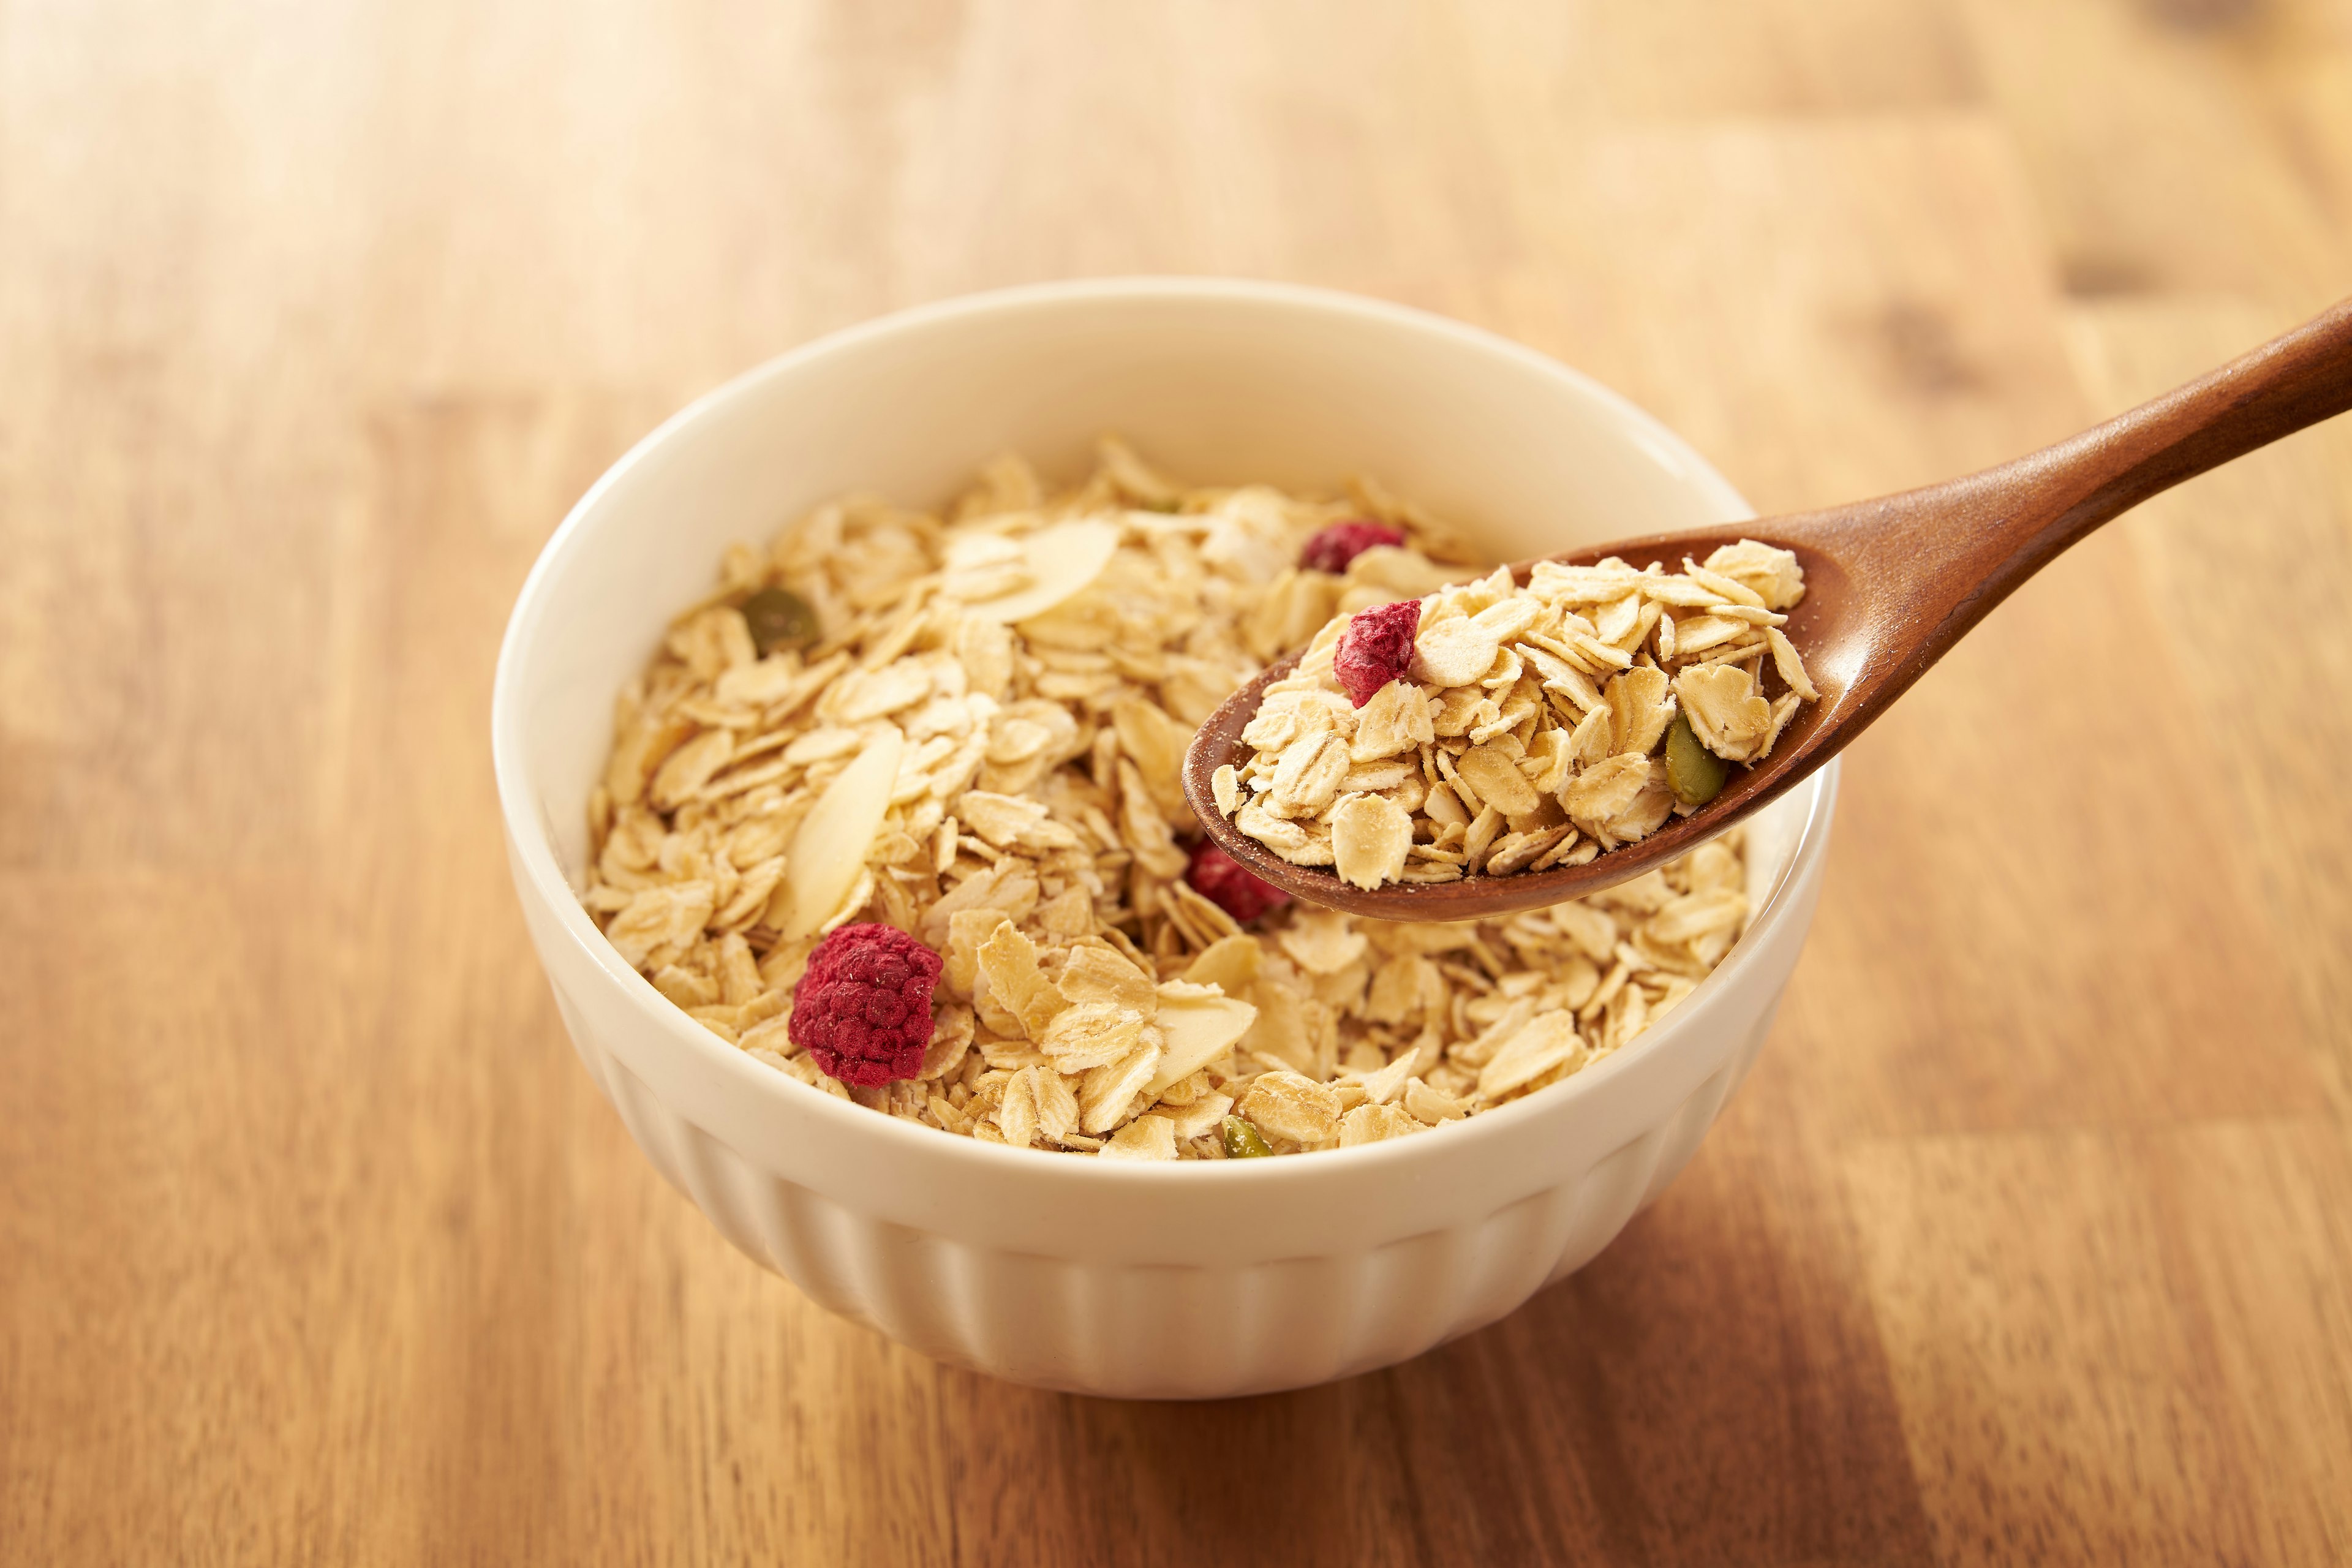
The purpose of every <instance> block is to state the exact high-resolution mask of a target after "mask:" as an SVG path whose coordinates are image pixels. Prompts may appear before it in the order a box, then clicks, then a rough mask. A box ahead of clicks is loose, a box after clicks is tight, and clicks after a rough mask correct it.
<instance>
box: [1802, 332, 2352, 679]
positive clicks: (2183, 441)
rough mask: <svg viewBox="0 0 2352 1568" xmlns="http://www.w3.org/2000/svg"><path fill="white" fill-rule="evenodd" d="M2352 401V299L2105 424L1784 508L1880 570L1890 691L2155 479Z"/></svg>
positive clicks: (2166, 482) (2212, 460)
mask: <svg viewBox="0 0 2352 1568" xmlns="http://www.w3.org/2000/svg"><path fill="white" fill-rule="evenodd" d="M2347 409H2352V300H2343V301H2341V302H2339V303H2337V304H2336V305H2335V306H2334V307H2333V308H2331V309H2330V310H2327V311H2326V313H2324V314H2322V315H2320V316H2317V317H2315V318H2314V319H2313V320H2311V321H2306V322H2305V323H2304V324H2303V325H2302V326H2300V327H2297V328H2295V329H2294V331H2291V332H2288V333H2286V334H2285V335H2284V336H2282V337H2277V338H2273V339H2272V340H2271V341H2270V342H2267V343H2264V344H2263V345H2262V346H2261V347H2260V348H2257V349H2255V350H2253V351H2252V352H2251V353H2246V354H2243V355H2242V356H2240V357H2239V358H2238V359H2235V360H2233V361H2231V363H2228V364H2225V365H2223V366H2222V367H2221V369H2219V370H2216V371H2214V372H2212V373H2211V374H2209V375H2205V376H2202V377H2200V378H2199V379H2198V380H2196V381H2192V382H2190V383H2189V384H2187V385H2186V386H2181V387H2177V388H2175V389H2174V390H2173V391H2171V392H2168V393H2166V394H2165V395H2163V396H2161V397H2158V398H2156V399H2154V400H2152V401H2150V402H2147V403H2143V404H2141V405H2139V406H2138V407H2137V408H2134V409H2131V410H2129V411H2128V412H2126V413H2124V414H2119V415H2117V416H2116V417H2115V418H2113V419H2110V420H2108V421H2107V422H2106V423H2105V424H2104V425H2099V426H2094V427H2092V428H2091V429H2088V430H2085V431H2084V432H2083V433H2082V434H2081V435H2079V436H2074V437H2069V438H2068V439H2066V440H2063V441H2061V442H2058V443H2057V444H2056V445H2054V446H2051V447H2043V448H2042V450H2040V451H2038V452H2031V453H2028V454H2027V455H2026V456H2024V457H2022V458H2016V459H2014V460H2013V461H2011V462H2007V463H2003V464H2001V465H2000V466H1999V467H1997V468H1987V469H1985V470H1983V471H1982V472H1980V473H1975V474H1969V475H1967V476H1965V477H1963V478H1960V479H1951V480H1948V481H1946V482H1945V483H1943V484H1938V485H1931V486H1929V487H1927V489H1916V490H1906V491H1905V492H1903V493H1902V494H1899V495H1892V496H1885V497H1882V498H1880V499H1879V500H1870V501H1863V502H1861V503H1859V504H1856V505H1853V506H1844V507H1838V508H1835V509H1833V510H1827V511H1819V512H1812V513H1809V514H1804V515H1801V516H1797V517H1792V518H1787V519H1783V520H1780V523H1781V524H1782V525H1783V528H1784V531H1785V532H1787V533H1788V534H1789V535H1790V537H1792V538H1801V539H1805V540H1808V541H1813V542H1819V543H1820V544H1822V546H1823V547H1825V548H1827V549H1829V550H1831V551H1832V552H1834V553H1836V554H1837V555H1839V556H1841V557H1843V559H1844V560H1845V561H1847V562H1849V563H1853V565H1854V566H1856V567H1857V568H1859V569H1860V570H1861V571H1863V572H1865V573H1867V574H1870V575H1871V576H1873V577H1874V578H1875V579H1876V580H1877V583H1878V584H1879V585H1880V586H1881V588H1882V591H1883V592H1882V598H1881V602H1882V603H1883V604H1884V605H1885V607H1886V612H1887V614H1888V615H1889V616H1890V617H1891V621H1892V624H1890V625H1887V626H1884V627H1883V628H1882V644H1881V646H1883V647H1890V648H1900V649H1902V650H1903V653H1904V655H1905V657H1903V658H1900V659H1898V660H1897V661H1896V663H1897V665H1899V666H1900V668H1885V669H1882V670H1879V671H1876V672H1874V673H1875V675H1876V676H1877V678H1878V679H1875V680H1872V681H1870V682H1869V684H1872V685H1884V686H1885V687H1887V688H1889V689H1885V690H1884V691H1881V692H1878V693H1874V696H1875V697H1876V698H1877V699H1878V705H1883V703H1884V702H1885V701H1887V700H1892V699H1893V697H1894V696H1895V694H1896V693H1898V692H1900V691H1901V690H1902V689H1903V688H1905V687H1906V686H1908V685H1909V684H1910V682H1911V679H1914V678H1916V675H1917V674H1918V673H1919V672H1921V671H1923V670H1924V669H1926V668H1927V666H1928V665H1930V664H1932V663H1934V662H1935V661H1936V659H1937V658H1939V657H1941V656H1942V654H1943V653H1944V651H1945V650H1946V649H1947V648H1948V647H1951V645H1952V644H1953V643H1955V642H1958V640H1959V639H1960V637H1962V636H1964V635H1965V634H1966V633H1967V632H1968V631H1969V628H1970V627H1972V626H1975V625H1976V624H1977V623H1978V622H1979V621H1980V620H1982V619H1983V618H1984V617H1985V616H1986V615H1987V614H1988V613H1989V612H1990V610H1991V609H1992V607H1993V606H1994V605H1998V604H2000V601H2001V600H2003V599H2005V598H2007V597H2008V596H2009V595H2010V594H2011V592H2012V591H2013V590H2015V589H2016V588H2017V586H2018V585H2019V584H2021V583H2023V582H2024V581H2025V580H2026V579H2027V578H2028V577H2031V576H2032V574H2034V573H2036V572H2038V571H2040V570H2041V569H2042V567H2043V566H2045V565H2047V564H2049V563H2050V562H2051V560H2052V559H2053V558H2054V557H2055V556H2057V555H2058V554H2059V553H2060V552H2062V551H2063V550H2065V549H2066V548H2067V547H2068V546H2069V545H2072V544H2074V543H2075V542H2077V541H2079V540H2080V539H2082V538H2083V536H2084V535H2085V534H2087V533H2089V532H2090V531H2092V530H2093V529H2095V528H2097V527H2098V526H2099V525H2100V524H2102V523H2104V522H2106V521H2109V520H2111V519H2113V518H2115V517H2117V516H2119V515H2121V514H2122V513H2124V512H2126V511H2127V510H2130V509H2131V508H2133V507H2135V506H2137V505H2138V504H2139V503H2140V502H2141V501H2144V500H2147V498H2148V497H2150V496H2152V495H2155V494H2156V493H2157V492H2158V491H2159V490H2165V489H2170V488H2171V487H2173V486H2174V485H2177V484H2179V483H2180V482H2181V481H2182V480H2183V479H2193V478H2194V477H2196V476H2197V475H2199V474H2201V473H2203V472H2204V471H2205V470H2206V469H2208V468H2218V467H2220V466H2221V464H2223V463H2226V462H2228V461H2230V460H2231V458H2238V457H2242V456H2243V455H2245V454H2246V453H2248V452H2251V451H2252V450H2253V449H2254V448H2255V447H2263V446H2267V445H2269V444H2270V443H2271V442H2273V441H2275V440H2277V439H2279V438H2280V437H2283V436H2288V435H2292V434H2294V432H2295V431H2297V430H2300V429H2302V428H2303V427H2304V426H2306V425H2315V424H2317V423H2318V422H2319V421H2321V420H2323V419H2326V418H2328V417H2329V416H2333V415H2336V414H2341V413H2343V412H2345V411H2346V410H2347Z"/></svg>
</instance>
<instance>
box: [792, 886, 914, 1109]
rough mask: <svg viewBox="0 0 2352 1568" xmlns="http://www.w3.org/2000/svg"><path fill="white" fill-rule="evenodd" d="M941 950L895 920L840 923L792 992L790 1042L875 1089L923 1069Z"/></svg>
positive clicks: (836, 1073)
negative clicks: (933, 948)
mask: <svg viewBox="0 0 2352 1568" xmlns="http://www.w3.org/2000/svg"><path fill="white" fill-rule="evenodd" d="M939 983H940V955H939V954H938V953H936V952H932V951H931V950H930V949H929V948H928V947H925V946H924V945H923V944H922V943H921V942H918V941H916V940H915V939H914V938H913V937H911V936H908V934H907V933H906V932H905V931H900V930H899V929H898V927H896V926H886V925H873V924H866V925H848V926H843V927H841V928H840V929H839V930H837V931H835V932H834V933H833V934H832V935H830V936H828V937H826V938H825V939H824V941H823V942H819V943H817V944H816V951H815V952H812V953H810V954H809V962H808V969H807V972H806V973H803V974H802V976H801V983H800V986H799V988H798V989H797V990H795V991H794V992H793V1021H792V1023H791V1024H790V1026H788V1032H789V1033H790V1034H791V1036H792V1039H793V1044H794V1045H796V1046H799V1047H802V1048H803V1049H804V1050H805V1051H807V1052H808V1054H809V1055H810V1056H811V1057H814V1058H815V1059H816V1065H817V1068H818V1070H820V1071H821V1072H823V1073H824V1074H825V1076H827V1077H828V1078H836V1079H840V1080H841V1081H842V1082H844V1083H852V1084H858V1085H862V1086H865V1087H868V1088H870V1087H872V1086H873V1085H875V1084H879V1083H888V1082H890V1081H891V1080H892V1079H902V1078H912V1077H914V1076H915V1075H916V1074H917V1073H918V1072H920V1071H921V1070H922V1067H923V1051H924V1048H925V1047H928V1046H929V1044H930V1043H931V992H932V989H933V988H934V987H936V986H937V985H938V984H939Z"/></svg>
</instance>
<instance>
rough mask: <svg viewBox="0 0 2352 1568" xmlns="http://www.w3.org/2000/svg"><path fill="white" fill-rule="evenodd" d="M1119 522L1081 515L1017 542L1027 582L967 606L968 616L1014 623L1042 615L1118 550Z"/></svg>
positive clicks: (1081, 586)
mask: <svg viewBox="0 0 2352 1568" xmlns="http://www.w3.org/2000/svg"><path fill="white" fill-rule="evenodd" d="M1118 536H1119V526H1118V524H1117V523H1115V522H1110V521H1106V520H1104V519H1101V518H1080V519H1078V520H1077V521H1074V522H1057V523H1055V524H1054V526H1052V527H1051V528H1041V529H1039V530H1038V531H1036V532H1034V533H1032V534H1028V535H1026V536H1024V538H1023V539H1021V540H1020V541H1019V543H1020V545H1021V550H1022V553H1023V554H1024V556H1026V557H1027V563H1028V577H1029V582H1028V585H1027V586H1025V587H1021V588H1016V589H1014V590H1013V592H1011V593H1009V594H1001V595H997V596H996V597H994V598H991V599H980V600H975V601H972V602H971V603H968V604H966V605H964V607H963V612H964V614H965V615H967V616H974V617H976V618H978V619H981V620H984V621H997V622H1001V623H1003V624H1006V625H1010V624H1011V623H1013V622H1014V621H1025V620H1027V619H1029V618H1030V617H1031V616H1042V615H1044V614H1045V612H1046V611H1047V610H1050V609H1052V608H1053V607H1054V606H1055V605H1058V604H1060V603H1061V602H1062V601H1063V600H1065V599H1066V598H1069V597H1070V596H1071V595H1074V594H1076V593H1078V592H1080V591H1081V590H1083V589H1084V588H1086V587H1087V585H1088V584H1091V583H1093V582H1094V580H1095V579H1096V578H1097V577H1098V576H1100V575H1102V569H1103V568H1104V567H1105V566H1106V565H1108V564H1109V563H1110V558H1111V555H1112V554H1113V553H1114V552H1116V551H1117V550H1118Z"/></svg>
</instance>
